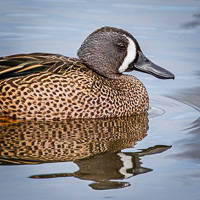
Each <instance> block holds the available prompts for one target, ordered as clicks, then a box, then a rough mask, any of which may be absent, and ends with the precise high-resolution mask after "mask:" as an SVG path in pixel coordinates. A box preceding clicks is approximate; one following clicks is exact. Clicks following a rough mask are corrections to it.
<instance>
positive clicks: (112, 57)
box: [78, 27, 174, 79]
mask: <svg viewBox="0 0 200 200" xmlns="http://www.w3.org/2000/svg"><path fill="white" fill-rule="evenodd" d="M78 57H79V58H80V60H81V61H82V62H83V63H84V64H86V65H87V66H88V67H89V68H91V69H92V70H94V71H95V72H97V73H98V74H100V75H102V76H105V77H108V78H114V77H117V75H119V74H121V73H123V72H128V71H132V70H139V71H142V72H145V73H149V74H152V75H154V76H156V77H158V78H163V79H170V78H174V75H173V74H172V73H171V72H169V71H167V70H165V69H163V68H161V67H159V66H157V65H155V64H154V63H152V62H151V61H150V60H149V59H147V58H146V57H145V56H144V54H143V53H142V51H141V49H140V46H139V44H138V42H137V40H136V39H135V38H134V37H133V36H132V35H131V34H130V33H128V32H127V31H124V30H122V29H118V28H114V27H102V28H100V29H97V30H96V31H94V32H93V33H91V34H90V35H89V36H88V37H87V38H86V39H85V41H84V42H83V44H82V45H81V47H80V48H79V50H78Z"/></svg>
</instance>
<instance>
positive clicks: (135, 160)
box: [31, 145, 171, 190]
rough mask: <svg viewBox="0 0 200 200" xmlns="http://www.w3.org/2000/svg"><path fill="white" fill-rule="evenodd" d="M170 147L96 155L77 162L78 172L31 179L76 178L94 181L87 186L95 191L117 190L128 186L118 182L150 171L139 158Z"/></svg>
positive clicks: (41, 175) (43, 175)
mask: <svg viewBox="0 0 200 200" xmlns="http://www.w3.org/2000/svg"><path fill="white" fill-rule="evenodd" d="M170 147H171V146H164V145H158V146H155V147H151V148H148V149H146V150H142V151H141V152H135V153H131V152H124V153H122V152H118V153H114V152H107V153H104V154H99V155H96V156H94V157H92V158H90V159H82V160H77V161H75V162H74V163H76V164H77V165H78V167H79V170H78V171H76V172H74V173H57V174H40V175H33V176H31V178H35V179H43V178H59V177H76V178H79V179H83V180H91V181H94V182H93V183H91V184H90V185H89V186H90V187H91V188H93V189H95V190H108V189H117V188H123V187H127V186H130V183H129V182H122V181H120V180H124V179H128V178H130V177H132V176H135V175H138V174H143V173H146V172H150V171H152V169H149V168H144V167H142V166H141V164H142V163H141V161H140V157H141V156H145V155H151V154H155V153H161V152H163V151H165V150H167V149H169V148H170Z"/></svg>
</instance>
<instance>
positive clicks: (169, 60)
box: [0, 0, 200, 200]
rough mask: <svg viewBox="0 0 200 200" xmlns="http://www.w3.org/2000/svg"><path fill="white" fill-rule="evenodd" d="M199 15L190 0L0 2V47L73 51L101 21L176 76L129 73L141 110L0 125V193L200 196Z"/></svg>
mask: <svg viewBox="0 0 200 200" xmlns="http://www.w3.org/2000/svg"><path fill="white" fill-rule="evenodd" d="M199 16H200V2H199V1H197V0H193V1H192V0H191V1H186V0H175V1H166V0H164V1H161V0H156V1H155V0H154V1H152V0H150V1H147V0H142V1H136V0H134V1H130V0H126V1H119V0H117V1H116V0H115V1H113V0H111V1H104V0H103V1H93V2H91V1H86V0H77V1H70V0H69V1H64V0H57V1H47V0H43V1H38V0H34V1H33V0H30V1H23V0H22V1H14V0H7V1H2V2H1V8H0V27H1V28H0V44H1V46H0V55H1V56H4V55H9V54H14V53H29V52H51V53H60V54H64V55H67V56H72V57H75V56H76V50H77V49H78V48H79V46H80V44H81V42H82V41H83V39H85V37H86V36H87V35H88V34H89V33H90V32H92V31H93V30H95V29H96V28H99V27H101V26H104V25H111V26H115V27H120V28H123V29H126V30H128V31H129V32H131V33H132V34H133V35H134V36H135V37H136V38H137V40H138V42H139V43H140V46H141V47H142V49H143V51H144V53H145V54H146V56H148V57H149V58H150V59H151V60H153V61H154V62H155V63H157V64H159V65H160V66H163V67H165V68H167V69H168V70H170V71H172V72H173V73H174V74H175V75H176V79H175V80H174V81H173V80H159V79H156V78H154V77H152V76H150V75H146V74H142V73H139V72H138V73H136V72H133V73H132V74H133V75H136V76H137V77H138V78H139V79H140V80H142V82H143V83H144V84H145V85H146V87H147V89H148V92H149V95H150V106H151V109H150V111H149V116H148V117H147V116H137V117H136V116H135V117H133V118H128V119H126V118H125V119H118V120H116V119H113V120H110V121H101V120H99V121H86V122H85V121H82V122H76V121H73V122H70V123H71V124H70V125H69V124H68V125H66V124H64V123H63V124H61V123H60V124H48V123H43V124H26V123H24V124H13V125H12V127H10V126H6V125H4V126H1V127H0V130H1V133H0V144H1V164H2V165H1V166H0V172H1V175H0V188H1V189H0V197H1V199H6V200H11V199H30V200H31V199H47V198H48V199H66V198H67V199H127V200H128V199H136V198H138V199H147V198H148V199H161V200H165V199H177V200H179V199H182V200H186V199H192V200H198V199H200V192H199V185H200V150H199V146H200V115H199V111H200V103H199V102H200V86H199V85H200V78H199V77H200V70H199V63H200V57H199V53H200V45H199V44H200V37H199V34H200V17H199ZM70 127H75V128H73V129H70ZM95 128H96V129H95ZM53 130H56V131H54V132H53ZM66 130H68V132H67V133H68V134H67V135H66V134H65V133H66ZM83 158H84V159H83ZM80 159H81V160H80ZM54 161H57V162H54ZM39 163H40V164H39ZM19 164H20V165H19Z"/></svg>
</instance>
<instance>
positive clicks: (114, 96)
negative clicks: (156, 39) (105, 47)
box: [0, 53, 148, 120]
mask: <svg viewBox="0 0 200 200" xmlns="http://www.w3.org/2000/svg"><path fill="white" fill-rule="evenodd" d="M0 79H1V80H0V116H3V117H4V116H5V117H12V118H17V119H28V120H31V119H36V120H59V119H67V118H102V117H116V116H124V115H131V114H133V113H135V112H137V113H140V112H145V111H147V110H148V95H147V92H146V89H145V87H144V85H143V84H142V83H141V82H140V81H139V80H138V79H136V78H135V77H132V76H127V75H121V77H120V78H119V79H108V78H105V77H103V76H100V75H98V74H97V73H95V72H94V71H92V70H91V69H89V68H88V67H87V66H85V65H84V64H82V63H81V62H80V60H78V59H72V58H67V57H64V56H61V55H54V54H40V53H38V54H27V55H26V54H22V55H16V56H10V57H4V58H1V59H0Z"/></svg>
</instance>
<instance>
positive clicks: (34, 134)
mask: <svg viewBox="0 0 200 200" xmlns="http://www.w3.org/2000/svg"><path fill="white" fill-rule="evenodd" d="M147 130H148V115H147V113H144V114H141V115H133V116H131V117H121V118H109V119H73V120H67V121H66V120H65V121H61V122H60V121H58V122H47V121H43V122H37V121H23V122H20V123H16V124H10V125H6V126H3V125H2V126H1V131H0V149H1V151H0V157H1V161H2V160H3V159H4V160H10V159H11V162H13V161H14V163H15V164H16V163H19V164H20V163H21V164H25V163H30V162H34V161H35V162H52V161H69V160H70V161H71V160H78V159H83V158H86V157H89V156H93V155H95V154H99V153H102V152H108V151H109V152H117V151H119V150H121V149H124V148H128V147H132V146H133V145H134V144H135V143H136V142H137V141H140V140H141V139H143V138H144V137H145V136H146V135H147ZM2 158H3V159H2Z"/></svg>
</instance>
